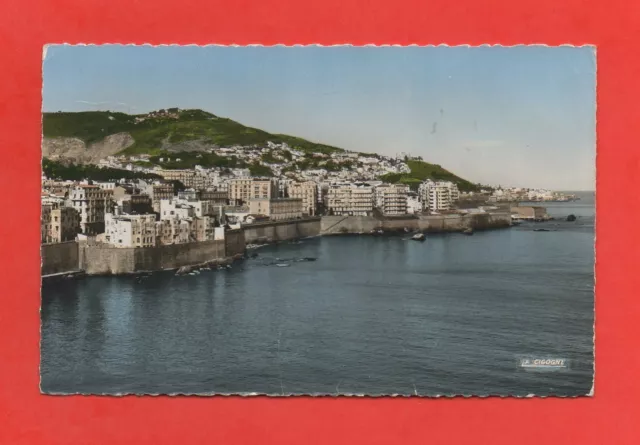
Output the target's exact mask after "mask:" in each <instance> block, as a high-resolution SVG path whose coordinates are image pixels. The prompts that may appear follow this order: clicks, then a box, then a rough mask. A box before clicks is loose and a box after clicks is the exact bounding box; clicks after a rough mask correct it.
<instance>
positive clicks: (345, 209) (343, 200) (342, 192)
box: [326, 184, 374, 216]
mask: <svg viewBox="0 0 640 445" xmlns="http://www.w3.org/2000/svg"><path fill="white" fill-rule="evenodd" d="M373 206H374V192H373V187H371V186H369V185H356V184H348V185H331V186H330V187H329V189H328V191H327V205H326V207H327V210H328V212H329V214H331V215H340V216H368V215H371V214H372V213H373Z"/></svg>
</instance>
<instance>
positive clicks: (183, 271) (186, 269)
mask: <svg viewBox="0 0 640 445" xmlns="http://www.w3.org/2000/svg"><path fill="white" fill-rule="evenodd" d="M189 272H191V266H182V267H181V268H180V269H178V271H177V272H176V275H185V274H188V273H189Z"/></svg>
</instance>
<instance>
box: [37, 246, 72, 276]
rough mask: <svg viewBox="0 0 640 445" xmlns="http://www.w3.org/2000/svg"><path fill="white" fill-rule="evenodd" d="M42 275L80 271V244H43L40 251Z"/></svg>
mask: <svg viewBox="0 0 640 445" xmlns="http://www.w3.org/2000/svg"><path fill="white" fill-rule="evenodd" d="M40 253H41V257H42V264H41V273H42V275H43V276H44V275H51V274H57V273H63V272H75V271H77V270H78V269H79V260H78V255H79V252H78V243H76V242H75V241H68V242H64V243H53V244H42V246H41V249H40Z"/></svg>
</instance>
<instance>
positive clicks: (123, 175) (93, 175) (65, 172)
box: [42, 158, 162, 181]
mask: <svg viewBox="0 0 640 445" xmlns="http://www.w3.org/2000/svg"><path fill="white" fill-rule="evenodd" d="M42 170H43V172H44V174H45V175H46V176H47V177H48V178H52V179H57V180H69V181H81V180H83V179H87V180H92V181H111V180H116V179H162V177H161V176H158V175H154V174H150V173H140V172H133V171H129V170H121V169H115V168H100V167H97V166H95V165H79V164H72V163H62V162H58V161H52V160H50V159H46V158H45V159H43V160H42Z"/></svg>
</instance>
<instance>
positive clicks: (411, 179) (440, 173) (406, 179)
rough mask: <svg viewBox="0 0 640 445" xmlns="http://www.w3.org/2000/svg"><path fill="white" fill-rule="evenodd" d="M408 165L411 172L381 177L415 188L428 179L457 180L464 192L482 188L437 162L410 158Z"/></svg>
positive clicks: (387, 180) (386, 180) (393, 182)
mask: <svg viewBox="0 0 640 445" xmlns="http://www.w3.org/2000/svg"><path fill="white" fill-rule="evenodd" d="M407 165H408V166H409V168H410V169H411V173H392V174H388V175H384V176H383V177H382V178H381V179H382V180H384V181H385V182H390V183H392V184H395V183H400V184H407V185H408V186H410V187H411V188H412V189H414V190H415V189H417V188H418V185H420V183H421V182H422V181H424V180H426V179H432V180H434V181H451V182H455V183H456V184H457V185H458V188H459V189H460V191H463V192H467V191H476V190H478V189H479V188H480V187H479V185H478V184H474V183H472V182H470V181H467V180H466V179H462V178H460V177H459V176H456V175H455V174H453V173H451V172H450V171H449V170H445V169H444V168H442V167H441V166H439V165H437V164H430V163H428V162H424V161H420V160H408V161H407Z"/></svg>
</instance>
